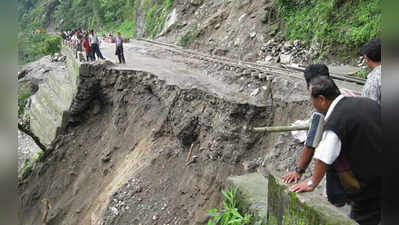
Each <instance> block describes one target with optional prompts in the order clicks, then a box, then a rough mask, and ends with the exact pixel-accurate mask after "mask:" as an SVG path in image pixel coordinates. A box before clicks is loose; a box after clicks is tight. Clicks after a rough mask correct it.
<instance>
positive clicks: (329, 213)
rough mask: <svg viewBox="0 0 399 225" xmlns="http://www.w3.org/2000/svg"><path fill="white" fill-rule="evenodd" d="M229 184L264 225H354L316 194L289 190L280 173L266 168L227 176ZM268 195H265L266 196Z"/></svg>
mask: <svg viewBox="0 0 399 225" xmlns="http://www.w3.org/2000/svg"><path fill="white" fill-rule="evenodd" d="M227 185H228V186H237V187H238V199H239V201H240V203H242V205H243V207H244V208H245V209H248V211H249V212H251V213H252V214H253V215H254V216H255V217H256V218H257V220H258V221H262V224H267V225H355V224H357V223H356V222H355V221H354V220H352V219H350V218H349V217H348V216H347V215H345V214H344V213H342V212H341V211H339V210H338V209H337V208H335V207H334V206H333V205H331V204H330V203H329V202H328V201H327V200H326V199H325V198H324V197H322V196H320V195H319V194H318V193H314V192H308V193H299V194H297V193H292V192H289V191H288V186H287V185H285V184H283V183H282V182H281V175H280V174H277V173H276V172H270V171H268V175H267V176H266V177H265V176H263V175H262V174H260V173H252V174H246V175H242V176H235V177H229V178H228V179H227ZM266 196H267V197H266Z"/></svg>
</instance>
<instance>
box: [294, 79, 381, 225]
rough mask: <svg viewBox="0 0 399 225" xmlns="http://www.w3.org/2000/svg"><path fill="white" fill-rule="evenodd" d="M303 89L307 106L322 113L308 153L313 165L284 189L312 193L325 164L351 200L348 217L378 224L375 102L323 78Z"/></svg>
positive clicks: (378, 142)
mask: <svg viewBox="0 0 399 225" xmlns="http://www.w3.org/2000/svg"><path fill="white" fill-rule="evenodd" d="M309 92H310V99H311V101H312V105H313V107H314V108H315V109H317V110H318V111H319V112H322V113H325V114H326V117H325V121H326V124H325V126H324V131H323V137H322V140H321V142H320V144H319V145H318V147H317V148H316V151H315V154H314V158H315V159H316V167H315V169H314V171H313V175H312V177H311V179H310V180H308V181H305V182H302V183H299V184H295V185H293V186H292V187H291V188H290V191H293V192H307V191H313V190H314V189H315V187H316V186H317V185H318V184H319V183H320V181H321V180H322V178H323V177H324V174H325V173H326V171H327V168H328V166H331V167H333V168H334V170H335V171H336V173H337V175H338V178H339V180H340V183H341V184H342V186H343V188H344V191H345V195H346V197H347V198H348V199H349V200H350V202H351V213H350V216H351V218H352V219H354V220H355V221H356V222H358V223H359V224H360V225H377V224H379V222H380V218H381V206H380V201H381V190H380V188H381V175H382V169H381V168H382V127H381V108H380V105H379V104H378V103H377V102H376V101H373V100H371V99H369V98H354V97H345V96H343V95H341V94H340V91H339V89H338V88H337V86H336V84H335V83H334V81H333V80H331V79H330V78H328V77H316V78H313V79H312V80H311V81H310V87H309Z"/></svg>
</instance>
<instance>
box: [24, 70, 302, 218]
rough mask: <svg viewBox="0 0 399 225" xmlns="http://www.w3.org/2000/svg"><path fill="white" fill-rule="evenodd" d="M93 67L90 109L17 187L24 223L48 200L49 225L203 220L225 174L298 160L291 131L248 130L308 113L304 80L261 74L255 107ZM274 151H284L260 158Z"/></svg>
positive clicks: (216, 203)
mask: <svg viewBox="0 0 399 225" xmlns="http://www.w3.org/2000/svg"><path fill="white" fill-rule="evenodd" d="M89 70H90V71H91V73H92V74H96V75H95V76H96V84H95V85H93V87H94V88H95V89H96V90H95V92H93V93H94V94H95V95H93V99H92V101H91V103H90V104H89V105H88V108H87V109H86V110H85V111H84V112H83V113H81V114H80V115H79V118H75V120H74V122H73V123H71V124H70V125H69V127H68V128H67V130H66V132H65V134H64V135H61V136H59V137H58V139H57V141H56V145H55V146H56V147H55V149H54V151H53V152H52V153H51V154H50V155H49V156H48V157H47V158H46V159H45V161H44V162H43V163H39V164H36V166H35V168H34V171H33V173H32V174H31V175H30V176H29V177H27V178H26V179H24V180H23V181H21V182H20V183H19V185H18V193H19V196H20V204H21V207H20V212H19V214H20V218H21V221H22V224H39V223H40V220H41V216H42V213H43V210H42V203H41V201H42V200H43V199H48V200H49V201H50V204H51V205H52V208H51V209H50V212H49V217H48V221H49V224H85V225H87V224H93V225H94V224H96V225H97V224H102V225H108V224H119V225H124V224H206V222H207V218H208V217H207V210H208V209H210V208H213V207H217V206H219V205H220V203H221V197H222V196H221V195H220V189H221V188H222V187H223V185H224V182H225V179H226V178H227V176H229V175H239V174H243V173H245V172H247V171H248V170H256V169H257V168H258V167H260V166H262V163H263V165H264V164H265V163H270V164H274V165H280V164H281V165H283V164H282V163H284V165H283V166H279V167H278V169H279V170H286V169H288V168H292V167H294V166H295V165H294V164H292V163H293V162H294V161H295V157H297V156H298V153H296V152H293V147H290V148H285V147H284V148H283V149H281V148H282V146H291V145H293V146H294V147H295V146H296V147H298V146H300V144H298V143H295V142H292V140H293V139H292V137H291V138H290V137H288V138H285V139H287V140H288V141H284V142H283V143H280V142H281V136H280V135H278V134H276V135H265V134H263V133H261V134H254V133H252V134H251V133H248V132H246V131H245V130H244V129H242V128H243V127H244V126H245V125H247V126H248V125H249V126H267V125H272V124H285V123H287V122H293V121H295V120H297V119H304V118H306V116H307V115H308V110H309V102H308V101H307V96H306V94H305V92H301V91H299V92H298V90H301V89H302V87H301V86H300V85H298V83H295V82H293V81H289V80H284V79H281V78H278V77H275V78H273V79H271V80H269V81H264V82H265V86H266V87H269V89H267V90H268V91H263V92H262V94H264V96H263V98H264V101H263V104H257V105H252V104H248V102H245V101H243V102H237V101H233V100H229V99H228V98H222V97H215V96H217V95H214V94H211V93H209V92H206V91H203V90H199V89H197V88H188V89H181V88H179V87H178V86H176V85H170V84H167V83H166V82H165V81H163V80H159V79H158V77H157V76H154V75H152V74H149V73H145V72H140V71H138V72H137V71H136V72H134V71H118V70H113V69H107V68H104V67H101V66H98V65H93V66H92V67H91V68H89ZM303 90H304V89H303ZM279 140H280V141H279ZM191 146H192V148H191V154H190V147H191ZM273 149H280V150H282V151H283V152H282V153H279V154H277V155H276V153H273V154H272V156H271V157H268V158H267V159H269V160H268V161H265V162H264V161H263V160H264V158H265V155H270V154H271V153H272V152H273ZM190 155H191V156H190ZM287 157H288V158H287ZM287 160H288V161H287ZM280 167H281V168H280Z"/></svg>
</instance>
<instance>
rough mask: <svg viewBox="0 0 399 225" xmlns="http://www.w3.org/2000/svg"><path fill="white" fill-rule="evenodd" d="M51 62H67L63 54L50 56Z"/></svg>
mask: <svg viewBox="0 0 399 225" xmlns="http://www.w3.org/2000/svg"><path fill="white" fill-rule="evenodd" d="M50 57H51V59H50V61H51V62H65V60H66V56H65V55H62V54H61V53H54V55H52V56H50Z"/></svg>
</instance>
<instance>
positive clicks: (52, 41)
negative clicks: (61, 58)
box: [40, 35, 62, 55]
mask: <svg viewBox="0 0 399 225" xmlns="http://www.w3.org/2000/svg"><path fill="white" fill-rule="evenodd" d="M61 42H62V40H61V36H59V35H49V36H47V37H46V38H45V39H44V42H43V46H42V47H41V48H40V52H41V53H42V54H43V55H52V54H54V53H56V52H59V51H60V50H61Z"/></svg>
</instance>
